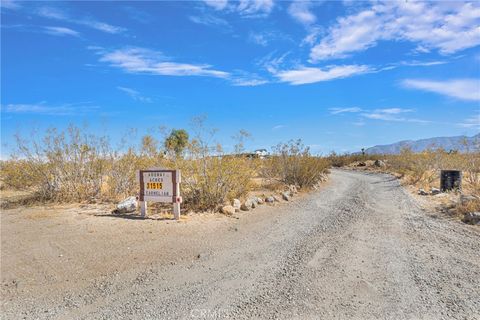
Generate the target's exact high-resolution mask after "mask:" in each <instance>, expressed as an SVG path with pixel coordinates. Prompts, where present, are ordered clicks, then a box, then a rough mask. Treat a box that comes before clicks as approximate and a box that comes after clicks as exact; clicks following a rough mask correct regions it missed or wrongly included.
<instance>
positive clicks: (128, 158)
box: [0, 117, 329, 211]
mask: <svg viewBox="0 0 480 320" xmlns="http://www.w3.org/2000/svg"><path fill="white" fill-rule="evenodd" d="M204 123H205V119H204V118H202V117H199V118H195V119H194V120H193V121H192V130H191V132H190V133H189V132H187V131H186V130H183V129H173V130H171V131H167V130H165V129H164V128H163V129H161V130H159V133H158V134H149V135H145V136H143V137H141V138H140V139H138V140H139V141H137V142H134V141H133V142H132V141H129V140H132V139H131V138H129V139H123V140H122V143H120V145H118V146H115V145H114V144H113V143H112V142H111V140H110V139H109V137H106V136H98V135H93V134H89V133H86V132H87V130H86V129H84V128H79V127H76V126H70V127H69V128H67V129H66V130H63V131H62V130H56V129H50V130H47V131H46V132H44V133H43V134H39V133H36V134H33V135H31V136H32V138H31V139H28V140H26V139H23V138H22V137H21V136H20V135H17V137H16V141H15V144H16V146H17V151H16V153H15V154H14V155H13V156H12V158H11V159H10V160H7V161H2V162H1V166H0V173H1V183H2V184H1V187H2V189H3V190H21V191H28V192H29V194H31V195H32V196H31V199H33V201H37V202H54V203H68V202H70V203H76V202H82V203H83V202H113V201H118V200H121V199H123V198H125V197H127V196H131V195H136V194H137V193H138V189H139V187H138V182H137V178H136V172H137V170H139V169H148V168H166V169H173V168H177V169H180V170H181V173H182V184H181V194H182V197H183V200H184V205H183V207H184V208H186V209H189V210H194V211H207V210H218V209H219V207H220V206H221V205H222V204H224V203H226V202H229V201H231V200H232V199H234V198H242V197H246V196H247V195H248V193H249V192H251V191H254V190H255V189H257V188H260V187H261V186H259V183H258V181H276V182H278V183H279V184H280V187H281V186H282V185H292V184H293V185H296V186H298V187H301V188H304V189H308V188H311V187H313V186H314V185H315V184H316V183H318V182H319V181H320V180H319V177H320V175H321V174H325V173H326V172H327V170H328V167H329V163H328V161H326V159H324V158H321V157H317V156H313V155H311V154H310V152H309V149H308V148H307V147H305V146H303V144H302V143H301V141H291V142H289V143H284V144H279V145H278V146H277V147H275V148H273V151H272V154H271V156H269V157H268V158H266V159H260V158H259V157H255V156H252V155H251V154H247V153H244V143H245V140H246V139H249V138H250V134H249V133H248V132H246V131H244V130H240V131H239V133H238V134H236V135H235V136H234V137H232V139H233V140H234V143H235V146H234V150H235V153H233V154H229V153H226V152H225V151H224V148H223V146H222V145H221V144H219V143H217V142H216V139H215V137H216V131H215V130H210V129H208V128H206V127H205V126H204ZM131 136H133V134H132V133H130V132H129V133H128V134H127V135H126V137H131ZM277 186H278V184H277Z"/></svg>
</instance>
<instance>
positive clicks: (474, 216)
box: [463, 212, 480, 225]
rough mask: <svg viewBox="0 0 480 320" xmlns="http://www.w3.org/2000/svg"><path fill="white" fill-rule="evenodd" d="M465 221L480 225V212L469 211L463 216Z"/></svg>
mask: <svg viewBox="0 0 480 320" xmlns="http://www.w3.org/2000/svg"><path fill="white" fill-rule="evenodd" d="M463 222H465V223H468V224H476V225H480V212H467V213H465V215H464V217H463Z"/></svg>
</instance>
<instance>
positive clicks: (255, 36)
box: [248, 32, 269, 47]
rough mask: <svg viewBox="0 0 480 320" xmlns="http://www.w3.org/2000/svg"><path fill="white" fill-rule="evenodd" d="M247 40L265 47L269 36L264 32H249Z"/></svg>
mask: <svg viewBox="0 0 480 320" xmlns="http://www.w3.org/2000/svg"><path fill="white" fill-rule="evenodd" d="M248 40H249V41H250V42H252V43H255V44H258V45H260V46H262V47H266V46H267V44H268V41H269V38H268V36H267V35H266V34H265V33H255V32H250V33H249V35H248Z"/></svg>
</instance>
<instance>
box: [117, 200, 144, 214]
mask: <svg viewBox="0 0 480 320" xmlns="http://www.w3.org/2000/svg"><path fill="white" fill-rule="evenodd" d="M137 205H138V203H137V198H136V197H133V196H132V197H128V198H126V199H125V200H123V201H120V202H119V203H118V204H117V208H116V209H115V210H113V213H116V214H122V213H129V212H135V211H136V210H137Z"/></svg>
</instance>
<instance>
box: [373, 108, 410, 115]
mask: <svg viewBox="0 0 480 320" xmlns="http://www.w3.org/2000/svg"><path fill="white" fill-rule="evenodd" d="M375 112H376V113H383V114H399V113H405V112H413V110H412V109H402V108H386V109H375Z"/></svg>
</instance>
